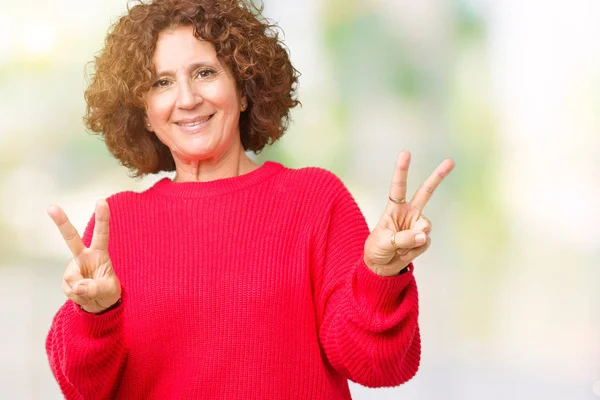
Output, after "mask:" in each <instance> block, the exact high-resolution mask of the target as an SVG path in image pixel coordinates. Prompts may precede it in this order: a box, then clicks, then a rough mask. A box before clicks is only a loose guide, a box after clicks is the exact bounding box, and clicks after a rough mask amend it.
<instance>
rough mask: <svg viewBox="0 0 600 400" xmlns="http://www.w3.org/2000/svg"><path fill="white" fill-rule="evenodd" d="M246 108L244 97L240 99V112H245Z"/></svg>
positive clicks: (246, 101) (246, 100)
mask: <svg viewBox="0 0 600 400" xmlns="http://www.w3.org/2000/svg"><path fill="white" fill-rule="evenodd" d="M247 108H248V99H247V98H246V96H245V95H244V96H242V97H241V99H240V110H242V111H246V109H247Z"/></svg>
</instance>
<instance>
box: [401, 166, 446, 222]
mask: <svg viewBox="0 0 600 400" xmlns="http://www.w3.org/2000/svg"><path fill="white" fill-rule="evenodd" d="M453 168H454V161H452V160H451V159H449V158H447V159H445V160H444V161H442V162H441V163H440V165H438V166H437V168H436V169H435V170H434V171H433V173H432V174H431V175H429V178H427V179H426V180H425V182H423V184H422V185H421V187H420V188H419V190H417V193H415V196H414V197H413V198H412V200H411V201H410V203H411V204H412V205H413V206H415V207H416V208H418V209H419V210H421V211H423V208H425V205H426V204H427V202H428V201H429V199H430V198H431V196H432V195H433V192H434V191H435V189H437V187H438V186H439V184H440V182H442V180H443V179H444V178H445V177H446V176H447V175H448V174H449V173H450V171H452V169H453Z"/></svg>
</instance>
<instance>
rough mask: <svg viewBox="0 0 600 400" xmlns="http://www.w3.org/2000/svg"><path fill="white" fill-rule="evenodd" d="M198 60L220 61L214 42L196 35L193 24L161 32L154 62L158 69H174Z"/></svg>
mask: <svg viewBox="0 0 600 400" xmlns="http://www.w3.org/2000/svg"><path fill="white" fill-rule="evenodd" d="M196 62H207V63H218V59H217V53H216V51H215V47H214V46H213V44H212V43H210V42H207V41H205V40H200V39H198V38H196V37H195V36H194V28H193V27H191V26H178V27H175V28H170V29H166V30H164V31H162V32H160V33H159V35H158V39H157V41H156V48H155V50H154V54H153V56H152V63H153V64H154V67H155V68H156V69H157V70H164V69H167V70H174V69H177V68H178V67H181V66H185V65H188V64H190V63H196Z"/></svg>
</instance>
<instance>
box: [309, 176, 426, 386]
mask: <svg viewBox="0 0 600 400" xmlns="http://www.w3.org/2000/svg"><path fill="white" fill-rule="evenodd" d="M336 186H337V188H336V190H335V191H336V193H335V194H334V196H332V198H333V199H334V200H333V201H332V202H331V204H330V205H329V209H328V210H327V213H326V214H327V218H326V220H325V222H324V223H323V225H322V226H321V227H320V229H319V232H317V234H316V242H315V251H314V252H313V267H314V268H315V271H314V273H315V278H316V281H315V301H316V303H317V315H318V323H319V340H320V342H321V346H322V347H323V349H324V352H325V355H326V357H327V360H328V361H329V363H330V364H331V366H332V367H333V368H334V369H336V370H337V371H338V372H339V373H340V374H342V375H343V376H344V377H346V378H347V379H350V380H352V381H354V382H356V383H359V384H361V385H364V386H368V387H384V386H388V387H389V386H398V385H400V384H402V383H404V382H406V381H408V380H409V379H411V378H412V377H413V376H414V375H415V373H416V372H417V370H418V368H419V362H420V355H421V341H420V335H419V326H418V321H417V319H418V298H417V286H416V283H415V278H414V276H413V273H412V270H413V269H412V268H410V272H406V273H403V274H401V275H398V276H393V277H381V276H379V275H377V274H375V273H374V272H372V271H371V270H370V269H369V268H368V267H367V266H366V265H365V263H364V261H363V256H364V244H365V240H366V238H367V236H368V234H369V229H368V227H367V224H366V221H365V219H364V216H363V215H362V213H361V212H360V210H359V208H358V206H357V204H356V202H355V201H354V199H353V198H352V196H351V195H350V193H349V192H348V191H347V189H346V188H345V187H344V186H343V184H342V183H341V181H338V183H337V184H336Z"/></svg>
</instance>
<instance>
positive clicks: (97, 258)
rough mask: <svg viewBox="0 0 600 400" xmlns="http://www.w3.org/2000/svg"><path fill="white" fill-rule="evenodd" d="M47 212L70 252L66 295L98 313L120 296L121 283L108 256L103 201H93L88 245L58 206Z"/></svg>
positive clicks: (104, 204) (106, 222)
mask: <svg viewBox="0 0 600 400" xmlns="http://www.w3.org/2000/svg"><path fill="white" fill-rule="evenodd" d="M48 215H49V216H50V218H52V220H53V221H54V223H55V224H56V226H57V227H58V230H59V231H60V233H61V235H62V237H63V238H64V239H65V242H66V243H67V246H68V247H69V249H70V250H71V253H72V254H73V259H72V260H71V261H70V262H69V264H68V265H67V268H66V270H65V273H64V275H63V278H62V289H63V292H64V293H65V295H66V296H67V297H68V298H69V299H71V300H73V301H74V302H75V303H77V304H79V305H80V306H81V308H83V309H84V310H85V311H87V312H89V313H94V314H97V313H100V312H102V311H104V310H106V309H107V308H109V307H111V306H112V305H114V304H115V303H117V301H119V299H120V298H121V284H120V282H119V278H117V276H116V275H115V273H114V271H113V267H112V262H111V261H110V258H109V257H108V233H109V230H108V219H109V215H110V210H109V207H108V203H107V202H106V201H105V200H100V201H98V202H97V203H96V219H95V225H94V233H93V236H92V242H91V244H90V247H89V248H88V247H85V245H84V244H83V241H82V240H81V237H80V236H79V233H77V230H76V229H75V227H74V226H73V224H71V222H70V221H69V219H68V218H67V215H66V214H65V212H64V211H63V210H62V209H61V208H60V207H58V206H50V207H48Z"/></svg>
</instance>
